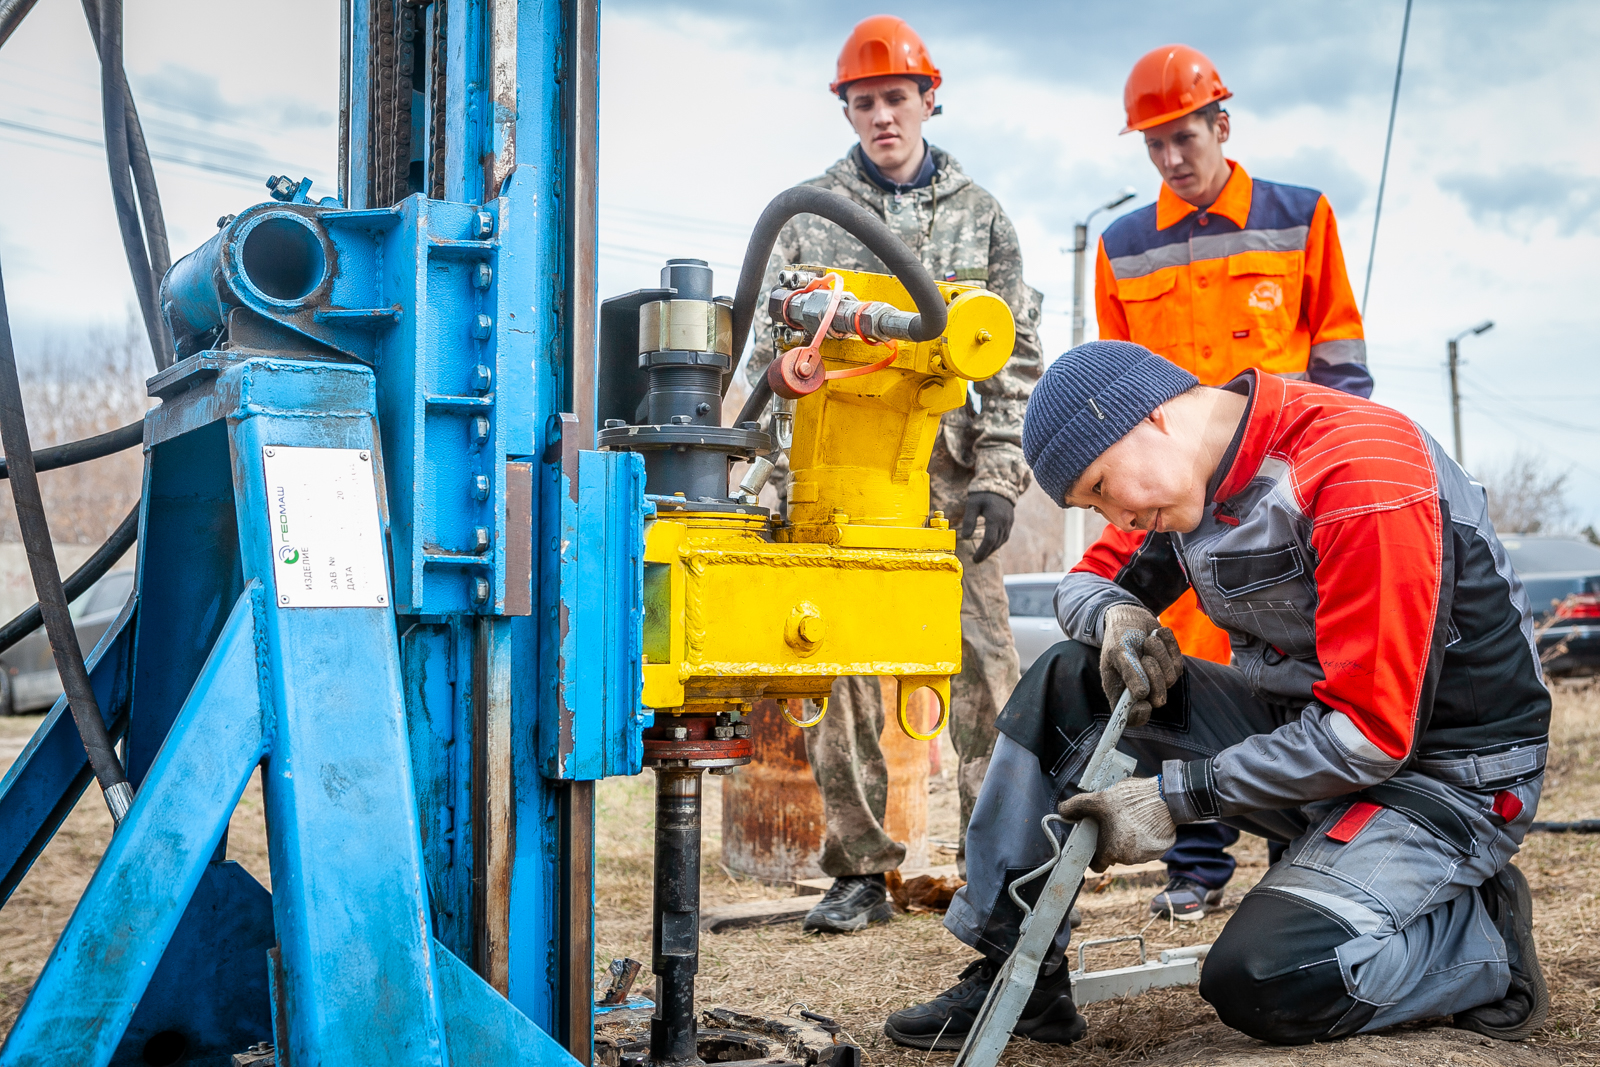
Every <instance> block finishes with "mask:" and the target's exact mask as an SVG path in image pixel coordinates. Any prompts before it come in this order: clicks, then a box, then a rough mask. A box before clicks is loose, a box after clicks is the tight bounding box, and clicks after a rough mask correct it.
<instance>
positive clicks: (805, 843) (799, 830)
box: [722, 678, 936, 885]
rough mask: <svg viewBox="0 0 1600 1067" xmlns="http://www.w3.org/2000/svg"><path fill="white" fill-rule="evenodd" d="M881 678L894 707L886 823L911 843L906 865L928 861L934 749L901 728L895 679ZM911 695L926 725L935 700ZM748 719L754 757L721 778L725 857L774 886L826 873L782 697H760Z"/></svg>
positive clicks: (818, 800) (800, 749) (887, 736)
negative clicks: (896, 713)
mask: <svg viewBox="0 0 1600 1067" xmlns="http://www.w3.org/2000/svg"><path fill="white" fill-rule="evenodd" d="M881 682H882V685H883V695H884V707H885V708H886V709H888V713H887V714H886V715H885V716H884V726H883V734H882V735H881V738H880V741H879V743H880V744H881V745H882V746H883V757H884V762H885V763H886V765H887V766H888V769H889V798H888V808H887V811H886V813H885V817H884V829H885V830H887V831H888V832H889V836H890V837H893V838H894V839H895V840H896V841H899V842H901V843H902V844H904V845H905V846H906V860H905V864H904V866H906V867H926V866H927V865H928V748H927V745H926V744H925V743H923V742H920V741H913V740H912V739H911V738H909V737H907V736H906V735H905V734H904V733H902V732H901V730H900V724H899V723H898V722H896V721H895V716H894V712H893V710H892V709H893V708H894V703H893V696H894V680H893V679H892V678H888V679H882V680H881ZM912 699H913V701H914V702H915V706H914V707H913V709H912V716H913V718H912V721H913V722H914V723H915V724H916V725H917V726H918V727H920V728H921V729H927V728H928V727H929V726H930V725H932V723H933V722H934V718H935V713H934V710H933V709H934V708H935V706H936V704H935V699H936V698H934V696H933V694H932V693H931V692H928V691H926V690H924V691H921V692H919V693H917V694H916V695H915V696H914V697H913V698H912ZM749 721H750V737H751V740H752V741H753V742H754V743H755V754H754V758H753V759H752V760H751V762H750V763H749V764H748V765H747V766H744V767H740V768H739V769H738V770H737V771H735V772H734V773H733V774H730V775H728V776H727V777H725V778H723V779H722V862H723V863H724V864H725V865H726V866H727V868H728V869H729V870H730V871H733V872H734V873H735V874H741V875H745V876H747V877H751V878H757V879H760V880H761V881H763V882H767V883H768V884H774V885H776V884H784V883H788V882H793V881H795V880H796V879H800V878H821V877H824V875H823V873H822V868H821V867H820V866H819V865H818V861H819V860H821V858H822V842H823V838H824V837H826V835H827V826H826V823H825V821H824V819H823V815H822V794H820V793H819V792H817V783H816V780H815V779H814V778H812V777H811V765H810V763H809V762H808V761H807V760H806V743H805V737H804V735H803V734H802V733H801V732H800V729H799V727H796V726H791V725H790V724H789V723H788V721H786V720H785V719H784V717H783V713H782V711H781V710H780V708H779V705H778V702H777V701H776V700H758V701H756V702H755V706H754V708H753V709H752V710H751V712H750V716H749Z"/></svg>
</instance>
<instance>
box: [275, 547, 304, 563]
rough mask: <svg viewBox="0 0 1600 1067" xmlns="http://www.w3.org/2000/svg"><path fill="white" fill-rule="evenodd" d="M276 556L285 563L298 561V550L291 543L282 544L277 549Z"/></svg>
mask: <svg viewBox="0 0 1600 1067" xmlns="http://www.w3.org/2000/svg"><path fill="white" fill-rule="evenodd" d="M278 558H279V559H280V560H282V561H283V562H285V563H299V562H300V550H299V549H298V548H295V547H294V546H293V545H284V546H283V547H282V548H280V549H278Z"/></svg>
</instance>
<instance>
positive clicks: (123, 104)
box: [83, 0, 166, 370]
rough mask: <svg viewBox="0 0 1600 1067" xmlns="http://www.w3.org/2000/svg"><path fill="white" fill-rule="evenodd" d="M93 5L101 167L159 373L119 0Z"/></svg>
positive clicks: (157, 321)
mask: <svg viewBox="0 0 1600 1067" xmlns="http://www.w3.org/2000/svg"><path fill="white" fill-rule="evenodd" d="M94 6H95V5H94V3H93V2H92V0H85V3H84V5H83V9H84V13H85V15H87V16H88V17H89V20H90V25H94V22H95V19H94V15H95V14H96V13H98V14H99V16H100V18H99V33H98V35H97V38H98V39H97V41H96V47H97V48H98V49H99V52H100V114H101V119H102V126H103V128H104V130H105V139H106V167H107V168H108V169H109V171H110V173H111V199H112V203H113V204H114V205H115V206H116V209H117V226H118V228H119V229H120V230H121V232H122V250H123V252H124V253H125V254H126V255H127V258H128V270H129V271H130V272H131V273H132V274H133V291H134V295H135V296H137V297H138V298H139V311H140V314H141V315H142V316H143V318H144V328H145V332H146V333H147V334H148V335H149V338H150V351H151V354H152V355H153V356H154V357H155V362H156V368H157V369H158V370H160V369H165V365H166V364H165V362H164V360H165V353H164V352H163V351H162V337H163V335H164V334H165V330H163V329H162V327H161V315H160V310H159V308H158V307H157V306H156V285H157V283H158V281H159V279H155V278H152V276H151V266H150V254H149V252H148V251H147V250H146V247H145V239H144V233H143V232H142V230H141V229H140V225H139V209H138V202H137V198H136V196H135V194H134V186H133V179H132V177H131V176H130V174H129V168H130V167H131V166H132V162H131V161H130V159H129V155H128V140H129V138H128V83H127V79H126V77H125V76H124V74H123V70H122V0H100V3H99V11H98V12H96V11H95V10H94Z"/></svg>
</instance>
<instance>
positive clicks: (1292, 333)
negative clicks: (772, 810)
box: [1095, 45, 1372, 920]
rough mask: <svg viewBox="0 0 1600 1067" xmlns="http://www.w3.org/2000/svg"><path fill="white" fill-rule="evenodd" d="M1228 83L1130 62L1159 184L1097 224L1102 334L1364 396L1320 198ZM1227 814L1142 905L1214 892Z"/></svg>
mask: <svg viewBox="0 0 1600 1067" xmlns="http://www.w3.org/2000/svg"><path fill="white" fill-rule="evenodd" d="M1232 95H1233V94H1232V93H1231V92H1229V91H1228V89H1227V87H1226V86H1224V85H1223V83H1222V78H1221V76H1220V75H1218V73H1217V70H1216V68H1215V67H1214V66H1213V65H1212V63H1211V61H1210V60H1209V59H1207V58H1206V57H1205V56H1204V55H1202V54H1201V53H1200V52H1198V51H1196V50H1195V49H1193V48H1189V47H1187V46H1185V45H1166V46H1164V47H1161V48H1157V49H1155V50H1154V51H1152V52H1149V53H1147V54H1145V55H1144V56H1143V57H1142V58H1141V59H1140V60H1139V61H1138V62H1137V63H1135V64H1134V66H1133V72H1132V73H1131V74H1130V75H1129V76H1128V83H1127V86H1126V87H1125V88H1124V90H1123V103H1124V105H1125V107H1126V109H1127V115H1128V124H1127V127H1126V128H1125V129H1124V130H1123V131H1122V132H1123V133H1131V132H1133V131H1135V130H1138V131H1141V132H1142V133H1143V134H1144V142H1145V148H1146V150H1147V151H1148V152H1149V154H1150V162H1151V163H1153V164H1155V168H1156V170H1157V171H1159V172H1160V174H1161V179H1162V185H1161V192H1160V194H1159V195H1158V197H1157V198H1156V202H1155V203H1154V204H1152V205H1150V206H1149V207H1145V208H1141V209H1139V210H1137V211H1130V212H1129V213H1128V214H1126V215H1123V216H1122V217H1121V218H1119V219H1117V220H1116V221H1115V222H1113V223H1112V224H1111V225H1110V226H1108V227H1106V231H1105V234H1104V235H1103V236H1102V237H1101V239H1100V250H1099V253H1098V255H1097V257H1096V261H1095V312H1096V315H1097V317H1098V318H1099V322H1100V337H1101V338H1102V339H1103V340H1120V341H1134V342H1137V343H1139V344H1142V345H1144V346H1145V347H1146V348H1149V349H1150V350H1151V351H1153V352H1156V353H1158V354H1160V355H1162V356H1165V357H1166V358H1167V359H1169V360H1171V361H1172V362H1173V363H1176V364H1177V365H1178V366H1180V367H1182V368H1183V369H1185V370H1187V371H1189V372H1190V373H1191V374H1193V375H1194V376H1195V377H1197V378H1199V379H1200V384H1201V385H1213V386H1215V385H1222V384H1223V383H1225V382H1227V381H1229V380H1231V379H1232V378H1234V377H1235V376H1236V375H1238V374H1240V373H1242V372H1244V371H1246V370H1249V369H1251V368H1259V369H1261V370H1264V371H1270V372H1272V373H1274V374H1280V375H1283V376H1284V377H1289V378H1303V379H1309V380H1310V381H1312V382H1314V383H1316V384H1318V385H1327V386H1331V387H1333V388H1335V389H1340V390H1343V391H1345V392H1347V393H1354V394H1356V395H1358V396H1363V397H1365V396H1370V395H1371V393H1372V376H1371V375H1370V374H1368V373H1367V346H1366V341H1365V340H1364V339H1363V337H1362V331H1361V313H1360V311H1358V310H1357V308H1356V302H1355V297H1354V295H1353V294H1352V293H1351V291H1350V280H1349V278H1348V277H1346V275H1345V269H1344V255H1343V253H1342V251H1341V250H1340V247H1339V231H1338V228H1337V226H1336V224H1335V223H1334V220H1333V209H1332V208H1331V207H1329V206H1328V198H1327V197H1325V196H1323V195H1322V194H1321V193H1319V192H1318V191H1316V190H1315V189H1306V188H1303V187H1301V186H1295V185H1280V184H1278V183H1276V182H1266V181H1261V180H1259V179H1255V178H1252V177H1250V175H1249V174H1247V173H1245V169H1244V168H1243V167H1241V166H1239V164H1237V163H1235V162H1234V161H1232V160H1230V159H1228V158H1227V157H1226V156H1225V155H1224V154H1223V148H1222V146H1223V145H1224V144H1225V143H1226V142H1227V140H1228V133H1229V124H1230V120H1229V117H1228V113H1227V112H1226V111H1224V110H1222V101H1224V100H1226V99H1228V98H1229V97H1230V96H1232ZM1161 621H1162V622H1163V623H1164V624H1166V625H1167V626H1170V627H1172V629H1173V631H1174V632H1175V633H1176V635H1177V637H1178V642H1179V644H1180V646H1181V647H1182V649H1183V651H1184V653H1185V654H1186V655H1189V656H1195V657H1199V658H1202V659H1208V660H1212V661H1214V662H1217V663H1227V662H1228V661H1229V658H1230V655H1231V650H1230V647H1229V642H1228V637H1227V635H1226V634H1225V633H1224V632H1223V631H1222V630H1220V629H1218V628H1217V627H1216V626H1213V625H1212V624H1211V621H1210V620H1209V619H1207V618H1206V616H1205V614H1204V613H1203V612H1202V611H1201V610H1200V606H1199V603H1198V602H1197V601H1196V599H1195V595H1194V591H1193V590H1189V591H1188V592H1185V593H1184V594H1183V596H1182V598H1181V599H1179V600H1178V602H1177V603H1176V604H1174V605H1173V606H1172V607H1170V608H1168V609H1167V611H1166V612H1164V613H1163V614H1162V616H1161ZM1238 839H1239V831H1237V830H1235V829H1232V828H1231V827H1227V826H1224V825H1222V824H1221V823H1194V824H1188V825H1185V826H1183V827H1181V828H1180V829H1179V833H1178V842H1177V844H1176V845H1174V846H1173V848H1172V849H1171V850H1170V851H1169V852H1168V853H1167V854H1166V856H1164V857H1163V858H1164V859H1165V860H1166V861H1167V875H1168V882H1167V888H1166V889H1164V890H1162V891H1161V892H1160V893H1158V894H1156V896H1155V898H1154V899H1153V900H1152V901H1151V902H1150V910H1151V911H1152V912H1154V913H1156V914H1157V915H1161V916H1169V915H1170V916H1171V917H1172V918H1176V919H1183V920H1195V919H1200V918H1202V917H1203V916H1204V915H1205V914H1206V912H1208V911H1210V910H1212V909H1214V908H1216V907H1217V906H1218V905H1220V904H1221V902H1222V887H1223V886H1224V885H1226V884H1227V882H1228V880H1229V879H1230V878H1232V877H1233V871H1234V867H1235V861H1234V859H1233V857H1232V856H1230V855H1228V853H1227V848H1228V847H1229V846H1230V845H1232V844H1233V843H1234V842H1236V841H1237V840H1238Z"/></svg>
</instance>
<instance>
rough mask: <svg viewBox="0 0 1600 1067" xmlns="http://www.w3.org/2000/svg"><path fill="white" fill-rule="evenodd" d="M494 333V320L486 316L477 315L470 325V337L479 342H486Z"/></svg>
mask: <svg viewBox="0 0 1600 1067" xmlns="http://www.w3.org/2000/svg"><path fill="white" fill-rule="evenodd" d="M493 333H494V320H493V319H491V318H490V317H489V316H487V315H479V316H478V317H477V319H475V320H474V321H473V323H472V336H474V337H476V338H477V339H478V340H480V341H487V340H488V339H489V336H490V335H491V334H493Z"/></svg>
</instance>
